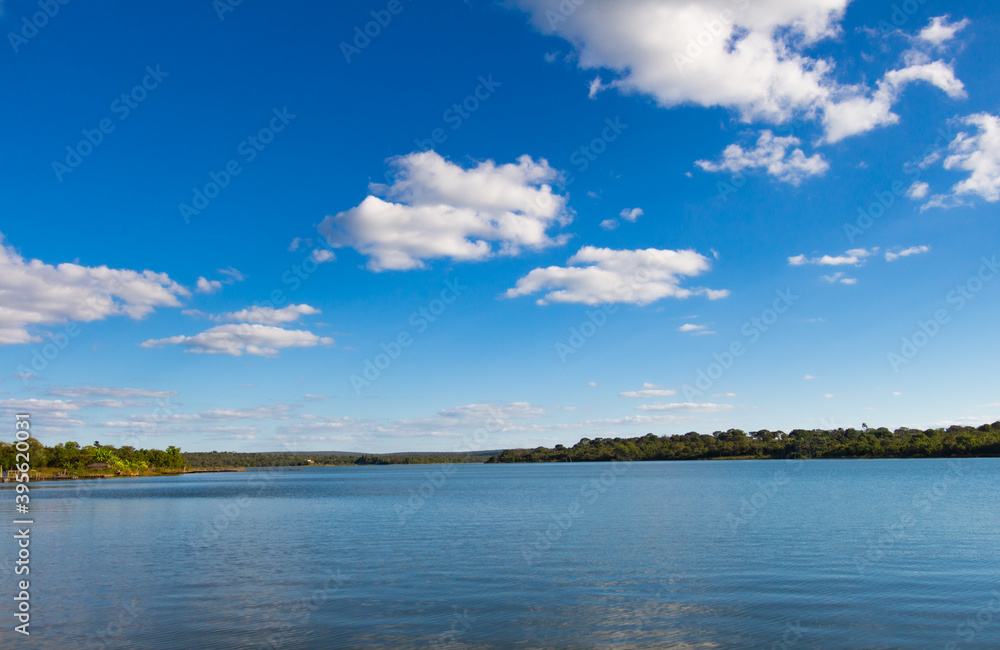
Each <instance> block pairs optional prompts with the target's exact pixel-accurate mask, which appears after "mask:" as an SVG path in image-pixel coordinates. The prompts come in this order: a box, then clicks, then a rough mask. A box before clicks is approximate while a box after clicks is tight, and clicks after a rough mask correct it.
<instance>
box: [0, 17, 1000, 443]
mask: <svg viewBox="0 0 1000 650" xmlns="http://www.w3.org/2000/svg"><path fill="white" fill-rule="evenodd" d="M2 7H3V17H2V19H0V24H2V25H3V32H4V33H5V34H6V40H7V44H6V45H5V46H4V47H5V48H6V49H4V50H3V53H2V54H0V56H2V57H4V58H5V63H4V64H3V65H2V66H0V87H2V88H3V89H4V91H5V95H6V96H7V97H8V98H9V101H7V102H4V103H3V106H2V108H0V112H2V117H3V120H4V123H5V124H7V125H8V129H7V132H6V133H5V137H4V139H3V145H2V146H3V147H4V149H5V153H6V155H5V156H3V158H2V163H0V164H2V166H3V167H2V174H0V177H2V178H3V179H4V185H5V191H4V193H3V197H4V210H3V213H2V214H3V216H2V217H0V233H2V237H3V240H2V246H3V248H2V255H0V265H2V268H0V359H2V363H3V367H4V368H6V369H7V370H6V372H5V374H4V376H3V381H0V409H2V410H3V411H4V413H6V414H7V416H10V414H11V413H13V412H15V411H25V410H26V411H29V412H32V413H33V415H34V420H35V424H36V427H35V432H36V435H37V437H38V438H39V439H41V440H42V441H43V442H46V443H47V444H52V443H55V442H59V441H64V440H78V441H81V442H85V443H87V442H92V441H93V440H100V441H101V442H102V443H110V444H132V445H134V446H142V447H150V446H152V447H165V446H166V445H169V444H175V445H178V446H180V447H181V448H182V449H184V450H188V451H197V450H212V449H233V450H282V449H298V450H321V449H344V450H358V451H371V452H380V451H409V450H440V451H453V450H462V449H469V448H486V449H495V448H502V447H515V446H536V445H540V444H544V445H553V444H556V443H563V444H572V443H574V442H576V441H577V440H579V439H580V438H581V437H597V436H606V437H614V436H635V435H643V434H645V433H647V432H654V433H657V434H676V433H685V432H687V431H691V430H696V431H700V432H705V433H709V432H711V431H714V430H720V429H728V428H731V427H738V428H742V429H745V430H755V429H759V428H770V429H783V430H786V431H787V430H790V429H793V428H797V427H829V426H844V427H847V426H860V425H861V424H862V423H863V422H864V423H867V424H869V425H870V426H889V427H893V428H894V427H898V426H915V427H927V426H944V425H948V424H954V423H961V424H982V423H984V422H992V421H994V420H997V419H1000V395H998V391H997V388H998V386H997V382H996V379H995V374H996V373H995V360H996V359H997V358H998V352H1000V342H998V339H997V337H996V334H995V332H996V326H995V323H996V320H997V317H998V315H1000V306H998V301H997V298H998V296H1000V281H997V282H994V281H993V279H994V276H995V275H997V273H1000V270H998V269H996V261H997V259H998V258H1000V244H998V243H997V242H1000V237H998V234H1000V220H998V214H997V213H998V210H997V207H998V200H1000V117H998V115H1000V83H998V81H1000V79H998V77H1000V74H998V66H997V65H996V63H995V62H996V61H997V60H1000V51H998V49H1000V46H998V44H997V43H996V40H995V39H994V38H993V37H992V36H993V35H994V34H996V33H997V29H998V27H1000V25H998V18H1000V12H997V11H996V9H994V8H987V7H984V6H983V3H963V2H952V3H948V4H947V6H946V7H944V6H940V5H934V4H933V3H922V4H921V3H920V2H919V1H918V0H913V1H912V2H910V3H903V4H900V5H892V4H891V3H872V2H864V1H860V2H850V3H848V2H846V1H845V0H809V1H805V2H802V1H797V2H791V1H784V0H781V1H777V0H775V1H771V2H763V1H760V2H753V3H748V2H744V0H735V1H733V0H711V1H707V2H697V3H695V2H688V1H687V0H660V1H653V0H648V1H645V2H639V1H621V2H610V1H598V0H588V1H586V2H579V3H575V2H573V1H570V0H567V1H565V2H563V3H561V4H560V3H559V2H545V1H543V0H518V1H516V2H510V3H490V2H476V1H474V2H467V3H460V2H430V3H421V2H410V1H409V0H400V1H399V2H346V3H306V4H303V5H299V6H296V7H281V8H275V7H273V6H270V5H264V4H262V3H253V2H243V3H240V4H238V5H235V6H232V5H230V4H228V3H224V2H222V1H220V2H215V3H214V4H213V3H212V2H208V1H207V0H206V1H201V2H172V3H166V2H160V3H142V4H141V5H137V4H135V3H111V4H105V5H102V6H91V5H87V4H77V3H72V2H70V3H67V4H59V3H55V2H53V3H52V4H51V5H49V4H46V3H45V2H40V3H38V2H35V3H32V2H26V1H14V0H5V1H4V2H3V5H2ZM366 30H367V34H366ZM0 49H2V48H0Z"/></svg>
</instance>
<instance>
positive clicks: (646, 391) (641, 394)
mask: <svg viewBox="0 0 1000 650" xmlns="http://www.w3.org/2000/svg"><path fill="white" fill-rule="evenodd" d="M676 394H677V391H675V390H671V389H669V388H662V387H660V386H657V385H656V384H650V383H644V384H643V385H642V389H641V390H627V391H624V392H622V393H619V395H621V396H622V397H628V398H632V399H635V398H645V397H670V396H671V395H676Z"/></svg>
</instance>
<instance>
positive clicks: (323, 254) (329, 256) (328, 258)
mask: <svg viewBox="0 0 1000 650" xmlns="http://www.w3.org/2000/svg"><path fill="white" fill-rule="evenodd" d="M311 257H312V259H313V261H314V262H316V263H318V264H323V263H324V262H332V261H333V260H335V259H337V256H336V255H334V254H333V251H331V250H327V249H325V248H315V249H313V252H312V255H311Z"/></svg>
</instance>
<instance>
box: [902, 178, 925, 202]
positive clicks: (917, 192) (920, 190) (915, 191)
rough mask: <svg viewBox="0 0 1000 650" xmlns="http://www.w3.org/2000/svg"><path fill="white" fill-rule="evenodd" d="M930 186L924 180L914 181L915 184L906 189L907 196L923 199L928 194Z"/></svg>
mask: <svg viewBox="0 0 1000 650" xmlns="http://www.w3.org/2000/svg"><path fill="white" fill-rule="evenodd" d="M930 187H931V186H930V185H928V184H927V183H925V182H923V181H914V182H913V185H910V187H909V189H907V190H906V196H907V197H909V198H911V199H914V200H919V199H922V198H924V197H925V196H927V192H928V191H929V190H930Z"/></svg>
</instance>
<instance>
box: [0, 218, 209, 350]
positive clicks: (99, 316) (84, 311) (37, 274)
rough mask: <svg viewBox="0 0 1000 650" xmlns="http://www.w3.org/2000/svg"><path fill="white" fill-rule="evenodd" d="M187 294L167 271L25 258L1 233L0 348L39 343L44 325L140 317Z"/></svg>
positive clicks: (169, 305) (172, 305)
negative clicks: (60, 262)
mask: <svg viewBox="0 0 1000 650" xmlns="http://www.w3.org/2000/svg"><path fill="white" fill-rule="evenodd" d="M189 295H190V292H189V291H188V290H187V289H185V288H184V287H182V286H181V285H179V284H177V283H176V282H174V281H173V280H171V279H170V277H169V276H168V275H167V274H166V273H154V272H153V271H130V270H126V269H112V268H108V267H107V266H81V265H79V264H71V263H64V264H58V265H55V266H53V265H50V264H46V263H44V262H42V261H40V260H36V259H33V260H26V259H24V258H23V257H22V256H21V255H19V254H18V253H17V251H15V250H14V248H13V247H10V246H7V245H6V244H4V243H3V235H2V234H0V345H8V344H17V343H29V342H32V341H39V340H41V339H40V338H39V337H38V335H37V334H36V333H34V332H35V328H37V327H39V326H43V325H51V324H54V323H64V322H67V321H79V322H89V321H95V320H104V319H105V318H108V317H110V316H128V317H129V318H133V319H141V318H144V317H145V316H147V315H149V314H151V313H152V312H153V311H154V309H155V308H156V307H179V306H180V304H181V303H180V298H181V297H185V296H189Z"/></svg>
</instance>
